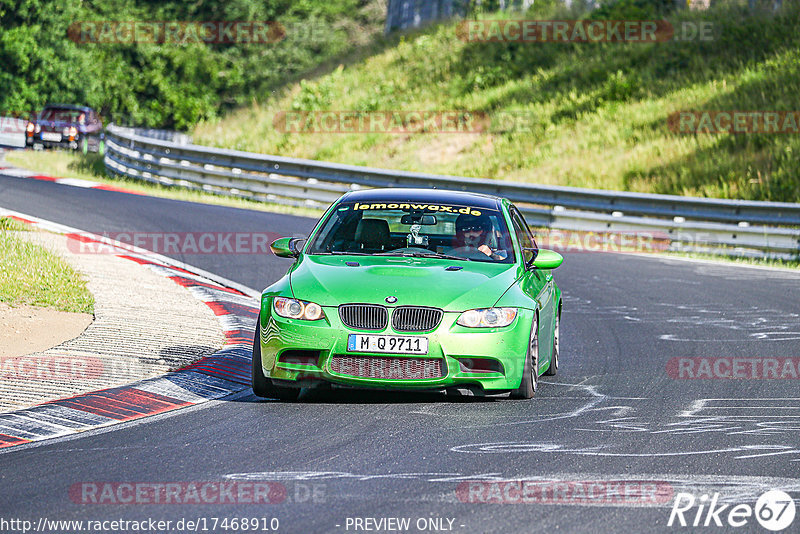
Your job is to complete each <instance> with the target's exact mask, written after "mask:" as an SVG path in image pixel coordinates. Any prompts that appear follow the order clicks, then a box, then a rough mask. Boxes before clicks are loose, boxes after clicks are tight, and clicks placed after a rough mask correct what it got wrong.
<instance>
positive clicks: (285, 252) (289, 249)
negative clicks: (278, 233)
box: [269, 237, 305, 258]
mask: <svg viewBox="0 0 800 534" xmlns="http://www.w3.org/2000/svg"><path fill="white" fill-rule="evenodd" d="M304 241H305V239H299V238H297V237H281V238H280V239H276V240H275V241H273V242H272V244H271V245H270V246H269V249H270V250H271V251H272V253H273V254H275V255H276V256H278V257H279V258H296V257H298V256H300V249H301V248H302V246H301V245H300V243H302V242H304ZM299 245H300V246H299Z"/></svg>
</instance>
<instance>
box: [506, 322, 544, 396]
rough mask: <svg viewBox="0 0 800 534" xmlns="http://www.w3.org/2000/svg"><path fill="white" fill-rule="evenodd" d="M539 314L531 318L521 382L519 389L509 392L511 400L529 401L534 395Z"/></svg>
mask: <svg viewBox="0 0 800 534" xmlns="http://www.w3.org/2000/svg"><path fill="white" fill-rule="evenodd" d="M538 330H539V314H535V315H534V316H533V323H532V324H531V337H530V340H529V341H528V352H527V354H526V355H525V365H524V366H523V368H522V381H521V382H520V384H519V387H518V388H517V389H515V390H513V391H512V392H511V398H512V399H531V398H533V395H534V394H535V393H536V386H538V384H539V373H538V370H539V336H538V335H537V334H538Z"/></svg>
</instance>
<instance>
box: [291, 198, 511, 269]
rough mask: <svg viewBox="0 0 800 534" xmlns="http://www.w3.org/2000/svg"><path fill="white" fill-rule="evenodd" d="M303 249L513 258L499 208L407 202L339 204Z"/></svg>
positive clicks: (485, 259)
mask: <svg viewBox="0 0 800 534" xmlns="http://www.w3.org/2000/svg"><path fill="white" fill-rule="evenodd" d="M306 253H307V254H356V255H370V256H412V257H441V258H446V259H451V260H459V261H481V262H495V263H513V262H514V248H513V245H512V243H511V239H510V237H509V233H508V226H507V225H506V222H505V218H504V217H503V214H502V213H501V212H500V211H499V210H495V209H486V208H484V207H475V206H468V205H459V204H430V203H424V202H420V203H414V202H411V201H409V202H408V203H394V202H391V203H386V202H371V203H368V204H364V203H359V202H343V203H340V204H338V205H337V206H336V208H334V210H333V211H332V212H331V214H330V215H329V216H328V218H327V219H326V221H325V223H324V224H323V225H322V227H321V228H320V230H319V231H318V232H317V233H316V235H315V236H314V237H313V238H312V241H311V243H310V244H309V247H308V249H307V251H306Z"/></svg>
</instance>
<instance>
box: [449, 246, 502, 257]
mask: <svg viewBox="0 0 800 534" xmlns="http://www.w3.org/2000/svg"><path fill="white" fill-rule="evenodd" d="M446 253H447V254H449V255H451V256H459V257H461V258H466V259H468V260H487V259H491V257H490V256H487V255H486V254H484V253H483V252H481V251H480V250H478V249H477V248H476V247H458V248H454V249H453V250H448V251H447V252H446Z"/></svg>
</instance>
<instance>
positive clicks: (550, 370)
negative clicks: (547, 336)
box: [544, 314, 561, 376]
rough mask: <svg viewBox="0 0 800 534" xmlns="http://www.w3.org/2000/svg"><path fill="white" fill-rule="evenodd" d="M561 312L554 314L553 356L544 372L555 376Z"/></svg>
mask: <svg viewBox="0 0 800 534" xmlns="http://www.w3.org/2000/svg"><path fill="white" fill-rule="evenodd" d="M560 330H561V314H557V315H556V326H555V328H554V329H553V358H552V359H551V360H550V367H548V368H547V371H545V372H544V374H545V375H547V376H555V375H556V373H558V353H559V346H558V340H559V338H560V337H561V332H560Z"/></svg>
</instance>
